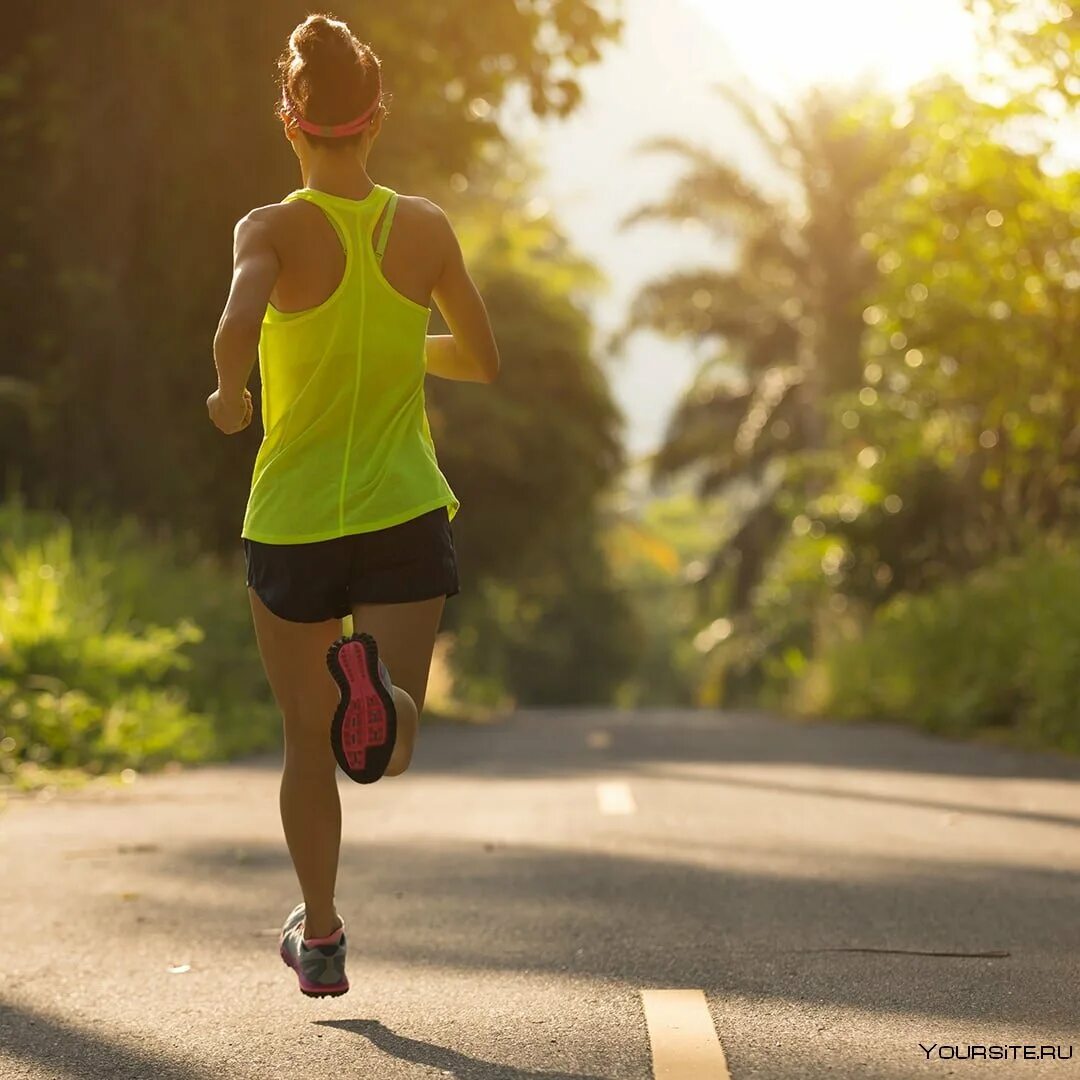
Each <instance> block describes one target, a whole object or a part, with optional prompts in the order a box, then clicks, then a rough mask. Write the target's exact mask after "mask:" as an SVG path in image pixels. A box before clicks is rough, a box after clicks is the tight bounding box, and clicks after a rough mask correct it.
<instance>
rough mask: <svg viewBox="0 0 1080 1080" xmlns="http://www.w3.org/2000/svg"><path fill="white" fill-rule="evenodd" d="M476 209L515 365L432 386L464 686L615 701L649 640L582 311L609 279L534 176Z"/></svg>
mask: <svg viewBox="0 0 1080 1080" xmlns="http://www.w3.org/2000/svg"><path fill="white" fill-rule="evenodd" d="M465 209H466V211H467V217H466V220H467V221H468V223H469V225H468V228H467V229H465V230H463V244H464V245H465V247H466V248H467V249H468V254H469V257H470V259H471V263H472V266H473V272H474V276H475V277H476V280H477V284H478V287H479V288H480V290H481V292H482V293H483V296H484V299H485V302H486V304H487V307H488V313H489V315H490V317H491V322H492V326H493V327H494V330H495V335H496V338H497V340H498V342H499V348H500V352H501V354H502V357H503V368H502V371H501V373H500V375H499V378H498V380H497V381H496V382H495V383H493V384H492V385H491V386H486V387H484V388H483V392H481V393H478V392H477V391H476V388H475V387H473V386H470V385H468V384H462V383H455V382H450V381H447V380H441V379H432V380H429V383H428V387H427V400H428V406H429V410H430V413H431V417H432V421H431V423H432V431H433V433H434V435H435V439H436V443H437V445H438V447H439V461H440V463H441V465H442V468H443V471H444V472H445V473H446V476H447V478H448V479H449V481H450V484H451V486H452V487H453V488H454V490H455V492H456V493H457V495H458V497H459V498H460V499H461V501H462V506H463V508H464V507H468V512H467V513H466V512H465V510H464V509H463V511H462V513H461V515H460V516H459V517H458V518H457V519H456V520H455V523H454V536H455V542H456V546H457V550H458V556H459V565H460V573H461V578H462V593H461V595H460V596H459V597H457V598H455V599H454V600H453V601H452V602H451V603H450V604H448V605H447V609H446V616H445V617H444V626H446V627H447V628H448V629H451V630H455V631H458V640H457V643H456V646H455V649H454V660H455V667H456V668H457V669H458V671H459V675H460V679H459V686H458V692H459V693H460V694H462V695H463V696H465V697H466V698H472V699H475V700H478V701H485V702H486V701H490V700H492V698H493V697H494V698H498V696H499V695H500V694H503V693H506V692H507V691H510V692H511V693H512V695H513V696H514V697H515V698H516V699H517V700H519V701H521V702H522V703H537V704H539V703H541V702H543V703H545V704H547V703H552V702H556V701H563V702H578V701H592V702H598V701H604V700H610V698H611V695H612V694H613V693H614V691H615V688H616V687H617V686H618V685H619V683H620V681H621V680H622V679H623V678H624V677H625V676H626V674H627V673H628V671H629V670H630V668H631V667H632V664H633V660H634V656H635V641H636V634H635V631H634V622H633V619H632V617H631V616H630V612H629V609H628V607H627V605H626V603H625V602H624V601H623V599H622V598H621V597H620V595H619V594H618V593H617V592H615V591H613V585H614V583H613V581H612V579H611V576H610V573H609V571H608V568H607V565H606V563H605V560H604V558H603V552H602V548H601V546H600V540H599V534H600V532H601V524H600V522H599V521H598V518H597V509H596V508H597V502H598V499H599V498H600V497H601V496H602V494H603V492H604V491H605V490H606V489H608V488H609V487H610V486H611V484H612V483H613V482H614V481H615V479H616V477H617V476H618V474H619V471H620V469H621V468H622V464H623V457H622V448H621V444H620V438H619V436H620V430H619V429H620V425H621V418H620V416H619V414H618V411H617V409H616V407H615V404H614V402H613V400H612V398H611V394H610V390H609V387H608V383H607V379H606V377H605V375H604V373H603V371H602V370H601V369H600V367H599V365H598V363H597V361H596V359H595V346H594V341H593V332H592V327H591V324H590V322H589V318H588V315H587V314H586V311H585V310H584V307H583V301H584V300H585V299H586V298H587V297H588V295H589V294H590V293H591V292H592V291H593V290H594V289H595V288H596V287H597V286H598V284H599V279H598V276H597V274H596V271H595V269H594V268H592V267H591V266H589V265H588V264H586V263H584V262H582V261H581V260H580V259H578V258H577V257H576V256H574V254H573V252H572V250H571V249H570V246H569V244H568V242H567V240H566V238H565V237H564V236H563V235H562V234H561V233H560V231H559V230H558V228H557V226H556V225H555V223H554V221H552V220H551V218H550V215H548V214H547V213H545V212H543V211H542V210H541V209H539V208H538V207H537V205H536V204H535V203H534V202H533V200H532V199H531V198H530V197H529V196H528V188H527V185H526V184H525V183H524V182H522V183H521V184H519V185H518V186H517V187H516V190H515V189H514V188H513V186H512V185H509V184H507V186H506V189H505V190H504V191H503V198H502V200H501V201H500V203H499V204H498V205H497V206H492V205H491V204H490V202H486V203H483V202H479V203H470V204H469V205H467V206H466V207H465ZM496 218H497V219H498V220H497V221H496V220H495V219H496ZM436 329H437V328H436ZM455 433H467V435H465V437H462V435H461V434H458V435H455Z"/></svg>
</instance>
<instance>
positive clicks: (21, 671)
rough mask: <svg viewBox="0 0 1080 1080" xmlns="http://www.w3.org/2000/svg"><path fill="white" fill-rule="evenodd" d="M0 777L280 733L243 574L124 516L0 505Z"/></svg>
mask: <svg viewBox="0 0 1080 1080" xmlns="http://www.w3.org/2000/svg"><path fill="white" fill-rule="evenodd" d="M0 536H2V537H3V541H2V543H0V775H2V776H4V777H8V778H10V777H11V774H13V773H14V772H16V770H17V768H18V766H19V765H20V764H21V763H26V762H30V763H36V764H37V765H45V766H49V767H57V766H68V767H71V766H79V767H83V768H86V769H88V770H89V771H91V772H101V771H104V770H108V769H119V768H127V767H130V768H144V767H153V766H155V765H159V764H161V763H163V762H165V761H171V760H179V761H189V762H193V761H201V760H205V759H207V758H223V757H228V756H230V755H235V754H238V753H244V752H250V751H255V750H262V749H267V748H270V747H275V746H277V745H279V744H280V735H279V723H278V720H277V714H276V710H275V709H274V707H273V704H272V702H271V700H270V698H269V692H268V690H267V689H266V683H265V678H264V677H263V673H262V668H261V666H260V663H259V659H258V655H257V653H256V652H255V651H254V649H253V648H252V647H251V625H250V624H251V617H250V614H249V612H248V609H247V603H246V596H245V589H244V586H243V577H242V574H241V573H239V572H238V571H237V569H236V568H235V567H234V568H232V570H231V572H230V571H227V570H226V569H225V568H223V567H222V566H221V564H220V560H219V559H218V558H217V557H216V556H206V555H200V554H197V553H196V551H195V548H194V545H193V543H192V538H187V539H184V538H177V537H169V536H167V535H165V534H158V535H155V534H151V533H150V532H148V531H147V530H146V529H145V528H142V527H140V526H138V525H137V524H136V523H135V522H134V520H133V519H130V518H127V519H124V520H122V521H120V522H119V523H118V524H106V523H104V522H103V521H100V520H99V521H95V520H87V521H82V522H80V523H79V524H78V526H77V527H75V526H73V525H72V523H71V522H70V521H69V520H68V519H66V518H64V517H61V516H59V515H57V514H48V513H43V512H40V511H30V510H27V509H26V508H25V507H24V506H23V505H21V504H20V503H19V502H17V501H13V502H9V503H6V504H3V505H2V506H0Z"/></svg>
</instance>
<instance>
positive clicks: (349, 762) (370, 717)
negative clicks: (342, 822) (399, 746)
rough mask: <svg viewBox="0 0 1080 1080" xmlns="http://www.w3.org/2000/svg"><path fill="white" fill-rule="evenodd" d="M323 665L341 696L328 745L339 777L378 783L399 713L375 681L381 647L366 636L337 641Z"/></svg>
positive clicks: (395, 738)
mask: <svg viewBox="0 0 1080 1080" xmlns="http://www.w3.org/2000/svg"><path fill="white" fill-rule="evenodd" d="M326 664H327V667H328V668H329V669H330V674H331V675H333V677H334V680H335V681H336V682H337V684H338V687H339V689H340V690H341V702H340V704H339V705H338V707H337V710H336V711H335V713H334V719H333V721H332V723H331V725H330V744H331V746H332V747H333V749H334V757H335V758H336V759H337V763H338V765H340V766H341V771H342V772H343V773H345V775H346V776H347V777H349V779H350V780H355V781H356V783H358V784H371V783H374V782H375V781H376V780H378V779H379V777H380V776H382V774H383V773H384V772H385V771H386V767H387V765H389V764H390V757H391V755H392V754H393V752H394V743H395V742H396V740H397V711H396V710H395V708H394V699H393V696H392V695H391V693H390V691H389V690H388V689H387V688H386V686H385V685H384V684H383V681H382V679H381V678H379V647H378V645H376V644H375V639H374V638H373V637H372V636H371V635H370V634H353V635H352V636H351V637H343V638H338V640H337V641H335V642H334V644H333V645H331V646H330V649H329V651H328V652H327V654H326Z"/></svg>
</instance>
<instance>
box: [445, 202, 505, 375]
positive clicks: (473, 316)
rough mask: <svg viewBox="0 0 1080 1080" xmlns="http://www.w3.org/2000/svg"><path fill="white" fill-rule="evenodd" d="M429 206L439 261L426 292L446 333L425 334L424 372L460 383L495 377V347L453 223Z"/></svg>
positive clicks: (496, 362) (493, 336)
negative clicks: (435, 225)
mask: <svg viewBox="0 0 1080 1080" xmlns="http://www.w3.org/2000/svg"><path fill="white" fill-rule="evenodd" d="M432 207H433V209H434V210H435V211H437V215H436V220H437V222H438V229H439V235H440V246H441V248H442V251H443V263H442V272H441V274H440V276H439V280H438V281H437V282H436V283H435V286H434V288H433V289H432V290H431V296H432V299H433V300H434V301H435V303H436V304H438V306H439V311H440V312H442V317H443V318H444V319H445V320H446V325H447V326H448V327H449V329H450V333H449V334H429V335H428V339H427V369H428V372H429V373H430V374H432V375H439V376H441V377H442V378H444V379H457V380H459V381H463V382H485V383H490V382H494V381H495V377H496V375H498V373H499V348H498V346H497V345H496V344H495V335H494V334H493V333H492V330H491V322H490V321H489V319H488V313H487V308H486V307H485V306H484V301H483V299H481V297H480V293H479V291H478V290H477V288H476V284H475V283H474V282H473V279H472V277H471V276H470V275H469V271H468V269H467V268H466V266H465V259H464V257H463V255H462V253H461V244H460V243H459V242H458V238H457V235H456V234H455V233H454V229H453V226H452V225H451V224H450V221H449V219H448V218H447V217H446V215H445V214H444V213H443V212H442V210H440V209H439V208H438V207H436V206H435V205H434V204H432Z"/></svg>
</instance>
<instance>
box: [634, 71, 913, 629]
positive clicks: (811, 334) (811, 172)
mask: <svg viewBox="0 0 1080 1080" xmlns="http://www.w3.org/2000/svg"><path fill="white" fill-rule="evenodd" d="M718 90H719V91H720V92H721V93H722V94H723V96H724V97H725V98H726V100H727V101H729V102H730V103H731V104H732V105H733V106H734V108H735V110H736V111H737V113H738V115H739V116H740V117H741V119H742V120H743V121H744V122H745V123H746V124H747V125H749V127H750V128H751V130H752V131H753V132H754V133H755V135H756V136H757V138H758V139H760V141H761V143H762V144H763V145H764V147H765V148H766V149H767V151H768V152H769V155H770V157H771V159H772V160H773V161H774V162H775V164H776V166H777V168H778V170H779V173H780V175H781V176H782V177H784V178H785V180H786V183H787V186H788V189H789V191H790V194H789V195H787V196H776V195H773V194H770V193H767V192H766V191H765V190H764V189H763V187H762V186H761V185H759V184H758V183H756V182H755V181H754V180H753V179H751V178H750V177H748V176H747V175H746V174H745V173H744V172H742V171H741V170H740V168H739V167H738V166H737V165H735V164H732V163H729V162H726V161H723V160H720V159H719V158H717V157H716V156H715V155H714V154H713V153H712V152H711V151H710V150H707V149H703V148H701V147H697V146H693V145H691V144H689V143H687V142H685V141H682V140H678V139H657V140H652V141H650V142H649V143H646V144H645V145H644V147H643V149H644V150H646V151H650V152H669V153H675V154H678V155H679V156H680V157H682V158H683V159H684V160H685V162H686V164H687V170H686V172H685V173H684V174H683V175H682V176H681V178H680V179H679V180H678V181H677V182H676V183H675V184H674V186H673V187H672V188H671V190H670V191H669V192H668V193H667V195H666V197H665V198H663V199H662V200H660V201H659V202H655V203H651V204H648V205H646V206H642V207H640V208H639V209H638V210H636V211H635V212H634V213H633V214H631V215H630V216H629V217H628V218H626V219H625V221H624V226H631V225H633V224H635V223H637V222H640V221H646V220H664V221H670V222H684V221H696V222H698V223H700V224H701V225H703V226H705V227H706V228H707V229H708V230H710V231H711V232H712V233H713V234H714V235H715V236H716V237H717V238H718V239H722V240H728V239H735V240H736V241H737V255H736V258H735V260H734V265H732V266H731V267H730V268H719V267H702V268H698V269H694V270H688V271H683V272H678V273H673V274H671V275H669V276H666V277H664V278H662V279H658V280H654V281H652V282H650V283H648V284H647V285H646V286H644V287H643V288H642V289H641V290H640V292H639V293H638V295H637V297H636V298H635V300H634V302H633V304H632V306H631V311H630V315H629V318H628V320H627V323H626V326H625V328H624V330H623V331H622V332H621V334H620V335H619V339H620V340H621V339H624V338H625V337H626V336H627V335H629V334H632V333H633V332H635V331H637V330H639V329H644V328H648V329H651V330H654V331H656V332H658V333H660V334H663V335H665V336H669V337H676V338H686V337H690V338H692V339H694V340H696V341H697V342H698V343H699V344H710V343H714V344H715V348H714V349H713V350H712V352H711V355H710V356H709V359H708V360H706V362H705V363H703V364H702V366H701V368H700V370H699V372H698V374H697V377H696V379H695V381H694V383H693V385H692V386H691V387H690V388H689V389H688V390H687V391H686V393H685V394H684V395H683V397H682V399H681V401H680V402H679V404H678V405H677V407H676V408H675V410H674V412H673V415H672V416H671V418H670V420H669V423H668V427H667V431H666V434H665V438H664V441H663V444H662V446H661V447H660V449H659V451H658V452H657V453H656V455H655V457H654V459H653V463H652V465H653V469H652V476H653V480H654V482H659V481H661V480H664V479H667V478H670V477H672V476H673V475H674V474H676V473H680V472H683V471H692V473H693V474H694V475H696V477H697V480H698V487H699V490H700V492H701V494H702V495H709V494H717V493H728V494H735V492H737V491H738V490H740V489H742V490H743V491H744V492H746V493H749V498H745V497H744V499H743V500H742V506H743V509H742V511H741V513H740V516H739V518H738V523H737V526H736V528H735V529H734V532H733V534H732V535H730V536H729V537H728V538H727V539H726V540H725V541H724V543H723V544H722V545H721V547H720V549H719V550H718V551H717V552H716V554H715V557H714V558H713V560H712V563H711V566H710V569H709V573H708V574H707V575H706V578H710V577H715V576H716V575H717V574H718V573H720V572H722V571H724V570H725V569H730V570H732V571H733V572H734V577H733V580H732V582H731V594H730V608H731V611H732V612H733V613H735V614H737V613H739V612H740V611H743V610H745V609H746V608H747V607H748V606H749V601H750V594H751V591H752V589H753V586H754V585H755V583H756V582H757V581H758V580H760V578H761V576H762V574H763V572H764V569H765V567H766V566H767V564H768V560H769V557H770V555H771V554H772V552H773V551H775V549H776V546H777V544H778V542H779V540H780V538H781V536H782V535H783V534H784V532H785V530H786V528H787V525H788V522H789V520H790V518H791V517H792V516H793V515H794V514H795V513H798V512H799V510H800V509H801V506H802V505H804V504H805V502H806V501H807V499H808V498H809V497H810V496H812V495H813V494H815V493H816V492H817V491H818V490H820V486H821V484H822V483H823V482H824V481H825V480H826V479H827V477H828V475H829V461H830V457H829V423H828V407H829V402H830V400H831V399H832V397H833V395H834V394H836V393H837V392H840V391H844V390H851V389H853V388H857V387H858V386H859V385H860V382H861V379H862V363H861V358H860V338H861V334H862V330H863V321H862V311H863V308H864V307H865V303H866V301H865V299H864V298H865V294H866V291H867V288H868V286H869V285H870V284H871V283H872V282H873V280H874V275H875V273H876V270H875V266H874V263H873V261H872V259H871V258H870V257H869V255H868V254H867V253H866V252H865V250H864V249H863V247H862V245H861V244H860V236H859V226H858V224H857V220H856V215H855V209H856V207H857V205H858V203H859V200H860V198H861V197H862V195H863V194H864V193H865V192H866V191H867V190H868V189H869V188H870V187H872V186H873V185H874V184H875V183H876V182H877V181H878V180H879V178H880V177H881V176H882V175H883V174H884V172H885V171H886V169H887V168H888V166H889V164H890V162H891V161H892V160H893V159H894V158H895V155H896V154H897V153H898V152H899V149H898V140H899V138H901V137H902V136H901V134H900V133H899V132H898V131H896V130H894V129H893V127H892V125H891V124H890V123H889V122H888V119H887V115H886V112H885V110H886V109H891V105H889V103H888V102H886V101H885V100H883V99H880V98H877V97H875V96H873V95H871V94H868V93H866V92H864V91H854V92H853V91H844V92H836V91H833V92H826V91H823V90H813V91H810V92H809V93H808V94H807V95H806V96H805V98H804V99H803V100H802V102H801V103H800V104H799V106H798V107H797V108H796V109H795V110H793V111H791V110H788V109H785V108H783V107H781V106H780V105H778V104H776V103H765V102H763V103H761V104H760V105H758V104H755V102H754V101H753V100H752V96H751V95H750V94H747V93H745V92H742V91H738V90H736V89H735V88H734V87H731V86H722V87H718Z"/></svg>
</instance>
